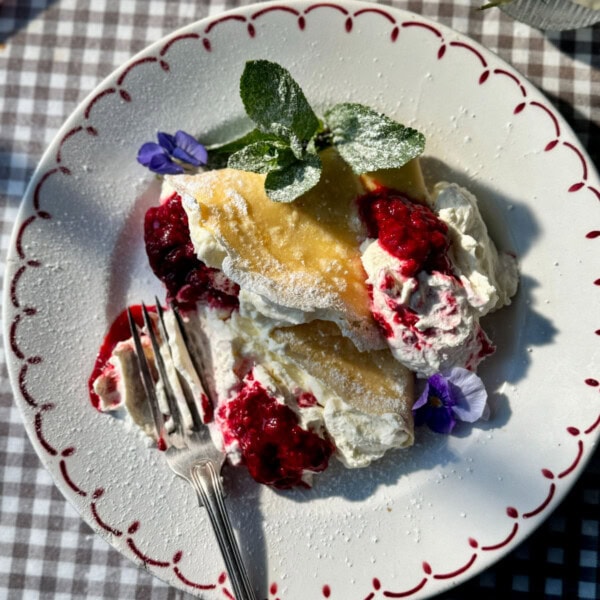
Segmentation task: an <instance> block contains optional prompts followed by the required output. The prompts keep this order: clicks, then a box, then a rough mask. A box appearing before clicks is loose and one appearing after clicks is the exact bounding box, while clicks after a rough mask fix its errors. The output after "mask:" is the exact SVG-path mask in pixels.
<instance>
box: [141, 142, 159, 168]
mask: <svg viewBox="0 0 600 600" xmlns="http://www.w3.org/2000/svg"><path fill="white" fill-rule="evenodd" d="M164 152H165V150H164V148H162V147H161V146H159V145H158V144H156V143H155V142H146V143H145V144H143V145H142V147H141V148H140V149H139V150H138V155H137V160H138V162H139V163H140V164H141V165H144V167H147V166H149V165H150V162H151V161H152V159H153V158H154V157H155V156H157V155H160V154H164Z"/></svg>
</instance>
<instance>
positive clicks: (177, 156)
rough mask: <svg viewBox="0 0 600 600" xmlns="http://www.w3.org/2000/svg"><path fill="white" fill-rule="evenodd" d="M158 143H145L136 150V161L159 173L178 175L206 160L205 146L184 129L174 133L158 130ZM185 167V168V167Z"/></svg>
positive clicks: (203, 163) (204, 162)
mask: <svg viewBox="0 0 600 600" xmlns="http://www.w3.org/2000/svg"><path fill="white" fill-rule="evenodd" d="M156 137H157V138H158V144H157V143H155V142H147V143H145V144H144V145H143V146H142V147H141V148H140V149H139V151H138V155H137V159H138V162H139V163H140V164H141V165H143V166H144V167H148V169H150V170H151V171H152V172H154V173H159V174H160V175H180V174H181V173H184V172H185V171H186V170H189V167H190V166H191V167H194V168H197V167H200V166H202V165H205V164H206V162H207V160H208V153H207V151H206V148H205V147H204V146H203V145H202V144H201V143H200V142H198V141H197V140H196V139H194V138H193V137H192V136H191V135H190V134H189V133H186V132H185V131H177V132H176V133H175V135H171V134H169V133H164V132H162V131H159V132H158V134H157V136H156ZM186 167H187V169H186Z"/></svg>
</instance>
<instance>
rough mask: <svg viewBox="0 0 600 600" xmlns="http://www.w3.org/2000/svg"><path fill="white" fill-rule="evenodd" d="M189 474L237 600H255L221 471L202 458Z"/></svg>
mask: <svg viewBox="0 0 600 600" xmlns="http://www.w3.org/2000/svg"><path fill="white" fill-rule="evenodd" d="M190 475H191V483H192V485H193V486H194V489H195V490H196V493H197V494H198V499H199V500H200V504H201V505H202V506H204V507H205V508H206V512H207V513H208V518H209V520H210V522H211V525H212V527H213V530H214V532H215V535H216V537H217V542H218V544H219V548H220V549H221V554H222V555H223V559H224V560H225V568H226V569H227V573H228V574H229V579H230V580H231V586H232V587H233V593H234V596H235V598H236V600H256V595H255V594H254V590H253V589H252V586H251V585H250V579H249V577H248V572H247V571H246V567H245V566H244V561H243V559H242V555H241V552H240V548H239V545H238V543H237V539H236V537H235V534H234V532H233V527H232V526H231V520H230V519H229V513H228V512H227V507H226V506H225V501H224V499H223V498H224V493H223V486H222V484H221V477H220V474H219V473H218V472H217V469H216V468H215V465H214V463H213V462H212V461H210V460H205V461H201V462H198V463H196V464H194V466H193V467H192V468H191V472H190Z"/></svg>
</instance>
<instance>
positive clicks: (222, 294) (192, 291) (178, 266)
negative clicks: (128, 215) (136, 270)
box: [144, 193, 239, 310]
mask: <svg viewBox="0 0 600 600" xmlns="http://www.w3.org/2000/svg"><path fill="white" fill-rule="evenodd" d="M144 241H145V243H146V254H147V255H148V260H149V262H150V267H151V268H152V271H153V272H154V274H155V275H156V276H157V277H158V278H159V279H160V280H161V281H162V282H163V283H164V285H165V287H166V288H167V300H172V301H174V302H175V303H176V304H177V305H178V306H179V308H181V309H183V310H193V309H194V308H195V306H196V302H198V301H203V302H207V303H208V304H209V305H210V306H213V307H218V308H225V309H230V310H233V309H235V308H237V307H238V305H239V302H238V298H237V296H238V293H239V287H238V286H237V285H236V284H235V283H233V282H232V281H230V280H229V279H227V278H226V277H225V276H224V275H223V273H222V272H221V271H219V270H218V269H213V268H210V267H207V266H206V265H205V264H204V263H203V262H202V261H200V260H199V259H198V258H197V257H196V254H195V252H194V246H193V244H192V240H191V239H190V234H189V229H188V218H187V214H186V212H185V210H184V209H183V206H182V205H181V196H179V194H176V193H173V194H172V195H171V196H169V197H168V198H167V199H166V200H165V201H164V202H163V203H162V204H160V205H159V206H153V207H151V208H149V209H148V211H147V212H146V216H145V219H144Z"/></svg>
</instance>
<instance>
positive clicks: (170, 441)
mask: <svg viewBox="0 0 600 600" xmlns="http://www.w3.org/2000/svg"><path fill="white" fill-rule="evenodd" d="M171 309H172V310H173V315H174V317H175V319H174V326H175V328H176V334H177V335H180V336H181V339H182V340H183V342H184V349H185V350H187V351H188V354H189V355H190V358H191V357H192V355H191V353H190V352H189V344H188V340H187V336H186V333H185V330H184V328H183V322H182V320H181V317H180V315H179V313H178V311H177V310H176V309H175V308H174V307H171ZM142 313H143V316H144V325H145V328H146V332H147V334H148V337H149V338H150V343H151V346H152V353H153V355H154V363H155V365H156V369H157V371H158V377H159V382H160V384H161V385H162V386H163V389H164V395H165V396H166V400H167V404H168V408H169V413H170V415H171V420H170V421H171V422H170V423H169V425H170V427H168V428H167V423H166V422H165V418H164V416H163V414H162V410H161V408H160V405H159V401H158V394H157V383H155V381H154V378H153V377H152V371H151V368H150V365H149V364H148V360H147V358H146V354H145V353H144V350H143V347H142V342H141V339H140V333H139V331H138V327H137V324H136V322H135V320H134V318H133V315H132V313H131V310H128V316H129V326H130V329H131V335H132V337H133V341H134V346H135V351H136V356H137V360H138V365H139V369H140V374H141V379H142V383H143V385H144V389H145V392H146V398H147V400H148V405H149V407H150V412H151V414H152V419H153V421H154V427H155V430H156V435H157V439H158V441H159V446H160V445H163V444H164V445H166V446H167V451H166V452H165V455H166V459H167V463H168V464H169V466H170V467H171V469H172V470H173V472H174V473H176V474H177V475H179V477H182V478H183V479H185V480H186V481H188V482H189V483H190V484H191V485H192V487H193V488H194V489H195V490H196V494H197V495H198V500H199V502H200V505H201V506H204V507H205V508H206V512H207V514H208V517H209V520H210V523H211V525H212V528H213V530H214V532H215V536H216V538H217V542H218V544H219V548H220V550H221V554H222V556H223V560H224V561H225V568H226V569H227V573H228V574H229V578H230V580H231V586H232V588H233V593H234V596H235V598H236V600H256V596H255V594H254V591H253V589H252V586H251V584H250V579H249V577H248V573H247V571H246V567H245V566H244V562H243V560H242V555H241V552H240V548H239V546H238V543H237V540H236V537H235V534H234V532H233V527H232V526H231V521H230V519H229V515H228V513H227V508H226V506H225V501H224V492H223V485H222V482H221V468H222V466H223V463H224V462H225V455H224V454H223V453H222V452H220V451H219V450H217V448H216V447H215V446H214V444H213V443H212V441H211V439H210V434H209V432H208V427H206V425H204V424H203V423H202V421H201V418H199V417H198V415H197V412H198V411H196V410H194V407H190V409H191V412H192V417H193V421H194V427H193V430H190V429H188V428H186V427H184V425H183V423H182V415H181V411H180V409H179V406H178V403H177V398H176V396H175V394H174V392H173V388H172V386H171V384H170V382H169V378H168V376H167V370H166V366H165V363H164V360H163V357H162V355H161V352H160V346H159V343H158V339H157V335H156V331H155V323H154V321H153V319H152V318H151V317H150V315H149V311H148V309H147V307H146V306H145V305H144V304H142ZM156 314H157V317H158V318H157V320H156V321H157V322H156V326H157V327H158V331H159V335H160V337H161V338H162V339H163V340H165V342H168V339H169V338H168V333H167V328H166V326H165V322H164V318H163V316H164V315H163V309H162V307H161V306H160V303H159V302H158V300H157V301H156ZM165 345H166V346H167V347H168V343H167V344H165ZM190 364H194V363H193V359H192V360H191V361H190ZM197 370H198V369H197ZM198 371H199V370H198ZM197 375H198V380H199V381H200V382H202V381H203V378H202V377H201V375H202V373H201V372H198V373H197ZM204 387H205V389H206V387H207V386H204Z"/></svg>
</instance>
